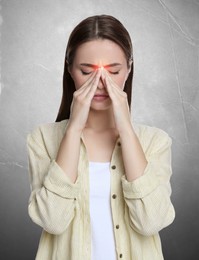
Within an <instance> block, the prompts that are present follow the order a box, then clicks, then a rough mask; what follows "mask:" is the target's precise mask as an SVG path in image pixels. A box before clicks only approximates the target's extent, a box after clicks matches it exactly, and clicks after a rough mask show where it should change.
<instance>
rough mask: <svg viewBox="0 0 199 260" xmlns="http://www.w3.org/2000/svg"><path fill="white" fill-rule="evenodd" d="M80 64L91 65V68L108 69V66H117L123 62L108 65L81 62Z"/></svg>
mask: <svg viewBox="0 0 199 260" xmlns="http://www.w3.org/2000/svg"><path fill="white" fill-rule="evenodd" d="M80 65H81V66H84V67H89V68H92V69H95V70H97V69H99V68H104V69H107V68H110V67H117V66H121V65H122V64H120V63H111V64H108V65H94V64H89V63H81V64H80Z"/></svg>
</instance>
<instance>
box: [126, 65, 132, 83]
mask: <svg viewBox="0 0 199 260" xmlns="http://www.w3.org/2000/svg"><path fill="white" fill-rule="evenodd" d="M132 63H133V61H132V60H130V61H129V64H128V65H129V69H128V72H127V74H126V79H125V81H126V80H127V79H128V76H129V73H130V72H131V69H132Z"/></svg>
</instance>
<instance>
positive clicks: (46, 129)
mask: <svg viewBox="0 0 199 260" xmlns="http://www.w3.org/2000/svg"><path fill="white" fill-rule="evenodd" d="M67 121H68V120H63V121H61V122H53V123H46V124H41V125H39V126H37V127H35V128H34V129H33V130H32V132H30V133H29V134H28V136H27V140H28V141H29V140H32V139H33V140H35V141H36V142H39V143H41V142H44V143H48V142H50V141H55V140H56V139H59V138H62V137H63V135H64V132H65V129H66V125H67Z"/></svg>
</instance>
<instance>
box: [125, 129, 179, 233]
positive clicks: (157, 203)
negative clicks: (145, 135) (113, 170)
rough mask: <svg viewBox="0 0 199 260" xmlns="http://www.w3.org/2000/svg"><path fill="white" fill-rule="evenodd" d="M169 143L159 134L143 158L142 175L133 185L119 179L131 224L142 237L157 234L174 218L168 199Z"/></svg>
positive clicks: (169, 186) (170, 142) (164, 136)
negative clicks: (144, 166) (145, 161)
mask: <svg viewBox="0 0 199 260" xmlns="http://www.w3.org/2000/svg"><path fill="white" fill-rule="evenodd" d="M171 144H172V140H171V138H170V137H169V136H168V135H167V134H166V133H165V132H164V131H159V133H158V134H156V135H155V138H153V140H152V141H151V143H150V148H149V152H148V155H147V156H146V157H147V161H148V164H147V166H146V168H145V171H144V173H143V175H142V176H141V177H139V178H138V179H136V180H134V181H132V182H129V181H127V179H126V177H125V175H124V176H122V188H123V194H124V199H125V202H126V204H127V207H128V211H129V217H130V225H131V227H132V228H133V229H134V230H135V231H136V232H138V233H140V234H142V235H145V236H150V235H154V234H157V233H158V232H159V231H160V230H161V229H163V228H165V227H166V226H168V225H169V224H171V223H172V222H173V220H174V218H175V211H174V207H173V205H172V203H171V200H170V196H171V185H170V177H171V174H172V170H171Z"/></svg>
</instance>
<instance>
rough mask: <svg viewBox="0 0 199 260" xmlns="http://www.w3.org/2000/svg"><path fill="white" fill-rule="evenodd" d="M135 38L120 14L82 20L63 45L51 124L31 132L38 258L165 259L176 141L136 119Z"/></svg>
mask: <svg viewBox="0 0 199 260" xmlns="http://www.w3.org/2000/svg"><path fill="white" fill-rule="evenodd" d="M132 77H133V58H132V44H131V39H130V37H129V34H128V32H127V30H126V29H125V28H124V26H123V25H122V24H121V23H120V22H119V21H118V20H117V19H115V18H114V17H112V16H106V15H100V16H93V17H89V18H87V19H85V20H83V21H82V22H81V23H80V24H79V25H77V27H76V28H75V29H74V30H73V32H72V33H71V35H70V38H69V41H68V46H67V49H66V58H65V69H64V76H63V97H62V101H61V106H60V109H59V113H58V116H57V120H56V122H55V123H51V124H45V125H41V126H39V127H38V128H36V129H35V130H34V131H33V132H32V133H31V134H29V135H28V138H27V145H28V152H29V170H30V180H31V188H32V192H31V196H30V200H29V207H28V209H29V215H30V217H31V218H32V220H33V221H34V222H35V223H36V224H38V225H40V226H41V227H42V228H43V232H42V236H41V239H40V243H39V248H38V252H37V256H36V259H39V260H50V259H53V260H55V259H56V260H82V259H85V260H90V259H92V260H116V259H125V260H141V259H142V260H161V259H163V255H162V249H161V242H160V237H159V234H158V232H159V231H160V230H161V229H163V228H165V227H166V226H168V225H169V224H171V223H172V221H173V220H174V215H175V213H174V208H173V205H172V203H171V201H170V195H171V187H170V182H169V181H170V176H171V139H170V137H169V136H168V135H167V133H165V132H164V131H163V130H160V129H158V128H155V127H149V126H145V125H138V124H136V123H135V122H134V121H133V120H132V119H131V114H130V107H131V87H132Z"/></svg>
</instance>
